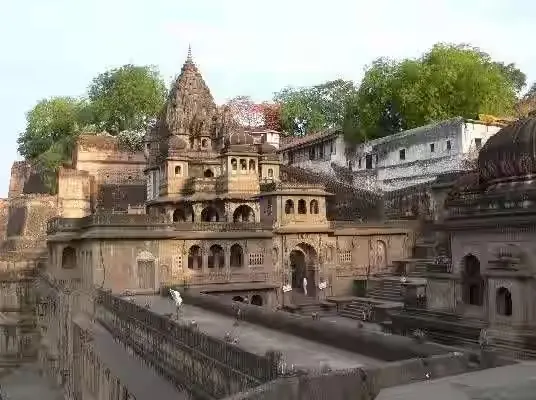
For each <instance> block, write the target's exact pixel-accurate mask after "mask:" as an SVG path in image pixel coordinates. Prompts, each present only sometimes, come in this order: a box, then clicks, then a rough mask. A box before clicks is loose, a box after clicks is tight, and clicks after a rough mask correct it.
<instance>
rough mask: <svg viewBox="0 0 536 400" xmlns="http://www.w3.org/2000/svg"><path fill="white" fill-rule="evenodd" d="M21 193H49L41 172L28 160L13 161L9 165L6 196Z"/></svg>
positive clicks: (10, 196)
mask: <svg viewBox="0 0 536 400" xmlns="http://www.w3.org/2000/svg"><path fill="white" fill-rule="evenodd" d="M21 194H49V189H48V188H47V187H46V185H45V183H44V179H43V176H42V174H41V173H40V172H39V171H38V169H37V168H35V167H34V166H32V165H31V163H30V162H29V161H15V162H14V163H13V165H12V166H11V178H10V181H9V194H8V197H9V198H13V197H16V196H18V195H21Z"/></svg>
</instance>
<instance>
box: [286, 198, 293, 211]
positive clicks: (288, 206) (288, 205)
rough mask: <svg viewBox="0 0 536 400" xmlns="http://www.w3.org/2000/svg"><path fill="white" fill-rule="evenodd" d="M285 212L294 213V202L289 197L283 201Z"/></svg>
mask: <svg viewBox="0 0 536 400" xmlns="http://www.w3.org/2000/svg"><path fill="white" fill-rule="evenodd" d="M285 214H294V202H293V201H292V200H290V199H288V200H287V201H285Z"/></svg>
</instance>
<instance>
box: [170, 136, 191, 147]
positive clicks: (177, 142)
mask: <svg viewBox="0 0 536 400" xmlns="http://www.w3.org/2000/svg"><path fill="white" fill-rule="evenodd" d="M168 147H169V150H184V149H186V148H187V147H188V145H187V144H186V142H185V141H184V140H182V139H181V138H180V137H178V136H177V135H173V136H171V137H170V138H169V139H168Z"/></svg>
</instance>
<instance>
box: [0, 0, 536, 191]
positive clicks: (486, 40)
mask: <svg viewBox="0 0 536 400" xmlns="http://www.w3.org/2000/svg"><path fill="white" fill-rule="evenodd" d="M534 26H536V2H530V1H529V0H525V1H523V0H464V1H462V0H433V1H430V0H405V1H400V0H373V1H361V0H330V1H319V0H270V1H252V0H249V1H246V0H191V1H188V0H150V1H149V0H0V54H1V59H0V121H1V124H2V125H1V127H0V129H1V130H2V133H3V137H4V140H3V142H2V146H1V147H0V197H5V196H6V195H7V190H8V185H9V175H10V169H11V164H12V162H13V161H14V160H15V159H18V158H19V156H18V155H17V152H16V148H17V145H16V138H17V136H18V134H19V132H21V131H23V130H24V127H25V113H26V112H27V111H28V110H29V109H31V108H32V107H33V106H34V105H35V103H36V102H37V101H39V100H40V99H42V98H45V97H49V96H60V95H68V96H79V95H83V94H84V92H85V90H86V88H87V86H88V84H89V82H90V81H91V79H92V78H93V77H94V76H96V75H97V74H99V73H100V72H103V71H105V70H106V69H108V68H112V67H118V66H120V65H123V64H126V63H134V64H141V65H146V64H153V65H156V66H157V67H158V68H159V69H160V71H161V73H162V76H163V77H164V78H165V80H166V82H169V81H170V80H171V78H172V77H173V76H174V75H175V74H177V73H178V72H179V71H180V68H181V66H182V63H183V61H184V59H185V57H186V52H187V48H188V43H191V45H192V51H193V56H194V60H195V62H196V63H197V65H198V66H199V68H200V70H201V72H202V74H203V76H204V78H205V80H206V82H207V83H208V85H209V87H210V88H211V91H212V94H213V96H214V97H215V99H216V101H217V102H218V103H222V102H224V101H225V100H226V99H228V98H231V97H234V96H236V95H249V96H251V97H253V98H254V99H255V100H259V101H261V100H270V99H271V98H272V94H273V93H274V92H275V91H278V90H279V89H281V88H282V87H285V86H288V85H292V86H303V85H312V84H316V83H321V82H324V81H327V80H332V79H336V78H344V79H353V80H355V81H357V82H358V81H359V80H360V78H361V77H362V75H363V69H364V67H365V66H366V65H367V64H369V63H370V62H371V61H372V60H373V59H375V58H377V57H380V56H389V57H394V58H402V57H416V56H419V55H420V54H422V53H423V52H424V51H426V50H427V49H429V48H430V47H431V46H432V45H433V44H434V43H436V42H440V41H441V42H455V43H462V42H463V43H470V44H472V45H474V46H478V47H480V48H481V49H482V50H484V51H487V52H488V53H490V54H491V55H492V56H493V57H494V58H495V59H497V60H501V61H505V62H508V63H509V62H514V63H516V64H517V65H518V67H519V68H521V70H522V71H524V72H525V73H526V74H527V75H528V81H529V82H532V81H534V80H536V53H535V52H534V51H533V49H532V47H531V40H532V37H533V33H534Z"/></svg>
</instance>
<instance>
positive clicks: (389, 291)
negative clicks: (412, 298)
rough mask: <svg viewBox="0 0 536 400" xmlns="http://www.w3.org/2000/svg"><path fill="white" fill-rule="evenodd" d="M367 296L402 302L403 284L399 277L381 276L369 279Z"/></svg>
mask: <svg viewBox="0 0 536 400" xmlns="http://www.w3.org/2000/svg"><path fill="white" fill-rule="evenodd" d="M367 297H370V298H372V299H377V300H383V301H391V302H402V301H403V295H402V285H401V283H400V278H399V277H393V278H391V277H388V278H379V279H375V280H370V281H369V289H367Z"/></svg>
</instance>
